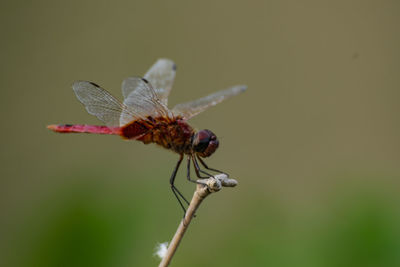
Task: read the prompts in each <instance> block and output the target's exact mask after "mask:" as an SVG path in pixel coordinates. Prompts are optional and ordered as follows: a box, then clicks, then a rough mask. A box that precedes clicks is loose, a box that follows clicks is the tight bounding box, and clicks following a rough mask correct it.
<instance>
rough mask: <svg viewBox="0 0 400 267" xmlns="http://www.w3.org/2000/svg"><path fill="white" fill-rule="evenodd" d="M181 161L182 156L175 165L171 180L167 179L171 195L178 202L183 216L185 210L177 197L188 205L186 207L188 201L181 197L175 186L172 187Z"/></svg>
mask: <svg viewBox="0 0 400 267" xmlns="http://www.w3.org/2000/svg"><path fill="white" fill-rule="evenodd" d="M182 160H183V155H181V156H180V158H179V160H178V162H177V163H176V166H175V169H174V171H173V172H172V175H171V178H170V179H169V183H170V185H171V190H172V193H174V195H175V197H176V199H177V200H178V202H179V205H180V206H181V207H182V209H183V212H184V214H185V213H186V209H185V207H184V206H183V203H182V201H181V199H180V198H179V197H181V198H182V199H183V200H184V201H185V202H186V204H188V205H189V201H187V200H186V198H185V197H184V196H183V195H182V193H181V192H179V190H178V188H176V187H175V185H174V182H175V177H176V173H177V172H178V169H179V166H180V165H181V162H182Z"/></svg>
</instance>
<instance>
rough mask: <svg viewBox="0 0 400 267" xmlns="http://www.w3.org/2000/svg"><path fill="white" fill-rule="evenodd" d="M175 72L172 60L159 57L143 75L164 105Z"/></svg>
mask: <svg viewBox="0 0 400 267" xmlns="http://www.w3.org/2000/svg"><path fill="white" fill-rule="evenodd" d="M175 73H176V65H175V63H174V62H173V61H172V60H169V59H165V58H161V59H159V60H157V62H156V63H154V65H153V66H151V68H150V69H149V70H148V71H147V73H146V74H145V75H144V78H145V79H146V80H148V81H149V82H150V83H151V85H152V86H153V88H154V91H155V92H156V94H157V97H158V99H159V100H160V101H161V102H162V103H163V104H164V105H168V96H169V93H170V91H171V89H172V85H173V83H174V79H175Z"/></svg>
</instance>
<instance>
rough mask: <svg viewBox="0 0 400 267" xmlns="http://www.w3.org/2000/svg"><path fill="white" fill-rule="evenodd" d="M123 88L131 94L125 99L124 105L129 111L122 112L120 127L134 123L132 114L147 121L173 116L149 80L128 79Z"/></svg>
mask: <svg viewBox="0 0 400 267" xmlns="http://www.w3.org/2000/svg"><path fill="white" fill-rule="evenodd" d="M122 88H124V89H126V91H125V92H128V91H129V92H130V93H129V94H127V95H126V96H125V99H124V105H125V106H126V107H128V109H124V110H123V111H122V113H121V118H120V125H125V124H128V123H130V122H132V112H133V113H134V114H135V118H140V119H143V120H147V119H149V117H153V118H157V117H160V116H164V117H170V116H172V114H171V112H170V111H169V110H168V108H167V106H166V105H164V104H163V103H162V102H161V101H160V100H159V98H158V96H157V94H156V93H155V91H154V89H153V87H152V86H151V84H150V82H149V81H148V80H146V79H144V78H139V77H131V78H127V79H125V80H124V81H123V83H122ZM125 111H127V112H125Z"/></svg>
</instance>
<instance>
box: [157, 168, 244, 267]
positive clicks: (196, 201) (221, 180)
mask: <svg viewBox="0 0 400 267" xmlns="http://www.w3.org/2000/svg"><path fill="white" fill-rule="evenodd" d="M197 181H198V182H199V184H197V187H196V191H195V192H194V194H193V198H192V201H190V204H189V207H188V209H187V211H186V215H185V218H183V219H182V221H181V223H180V224H179V226H178V229H177V231H176V233H175V235H174V237H173V238H172V240H171V243H170V244H169V246H168V250H167V253H166V254H165V257H164V258H163V259H162V260H161V262H160V265H158V267H166V266H168V265H169V263H170V262H171V260H172V257H173V256H174V254H175V251H176V249H177V248H178V246H179V243H180V242H181V240H182V238H183V235H184V234H185V232H186V230H187V228H188V227H189V224H190V222H191V221H192V218H193V217H194V214H195V212H196V210H197V209H198V208H199V206H200V204H201V202H202V201H203V200H204V199H205V198H206V197H207V196H208V195H209V194H211V193H214V192H218V191H219V190H221V188H222V186H224V187H234V186H236V185H237V181H236V180H235V179H229V178H228V177H227V176H226V175H225V174H218V175H215V176H214V177H210V178H208V179H203V180H197Z"/></svg>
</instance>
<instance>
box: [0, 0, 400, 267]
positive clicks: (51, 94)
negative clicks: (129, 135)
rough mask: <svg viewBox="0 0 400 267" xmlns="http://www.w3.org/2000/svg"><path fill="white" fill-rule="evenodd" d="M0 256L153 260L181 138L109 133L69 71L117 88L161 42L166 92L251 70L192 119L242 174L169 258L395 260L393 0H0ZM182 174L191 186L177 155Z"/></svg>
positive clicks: (189, 91)
mask: <svg viewBox="0 0 400 267" xmlns="http://www.w3.org/2000/svg"><path fill="white" fill-rule="evenodd" d="M0 13H1V16H0V21H1V23H0V27H1V33H2V35H1V37H2V40H1V44H0V46H1V59H2V60H1V63H2V64H1V72H0V75H1V79H0V87H1V94H2V95H1V98H0V102H1V105H0V111H1V113H0V116H1V122H2V123H1V125H2V126H1V128H2V130H1V133H0V135H1V138H0V140H1V151H0V157H1V158H0V162H1V163H0V164H1V178H0V265H1V266H26V267H33V266H98V267H101V266H123V267H125V266H156V265H157V264H158V262H159V261H158V259H157V258H155V257H154V256H153V255H152V254H153V252H154V247H155V246H156V244H157V242H164V241H167V240H170V239H171V237H172V235H173V234H174V232H175V230H176V227H177V225H178V223H179V220H180V219H181V216H182V212H181V210H180V208H179V206H178V204H177V202H176V200H175V199H174V197H173V195H172V193H171V191H170V187H169V185H168V183H169V176H170V174H171V172H172V169H173V166H174V164H175V162H176V160H177V155H175V154H173V153H171V152H169V151H166V150H162V149H160V148H158V147H156V146H154V145H147V146H145V145H143V144H142V143H139V142H129V141H123V140H121V139H120V138H118V137H114V136H98V135H60V134H55V133H52V132H50V131H48V130H47V129H46V128H45V126H46V125H47V124H52V123H87V124H98V123H99V122H98V121H97V119H96V118H95V117H93V116H90V115H89V114H87V113H86V111H85V109H84V108H83V106H82V105H81V104H80V103H79V102H78V101H77V99H76V98H75V96H74V94H73V92H72V90H71V84H72V82H73V81H74V80H80V79H83V80H90V81H94V82H96V83H98V84H100V85H102V86H103V87H104V88H107V89H108V90H109V91H110V92H111V93H113V94H114V95H116V96H118V97H119V98H120V96H121V93H120V84H121V81H122V80H123V79H124V78H126V77H129V76H134V75H143V74H144V73H145V72H146V71H147V69H148V68H149V67H150V66H151V65H152V64H153V63H154V62H155V61H156V59H157V58H159V57H167V58H171V59H173V60H174V61H175V62H176V63H177V65H178V73H177V77H176V82H175V85H174V89H173V91H172V94H171V95H170V105H172V106H173V105H175V104H176V103H179V102H183V101H189V100H192V99H195V98H197V97H201V96H204V95H206V94H209V93H212V92H214V91H215V90H219V89H224V88H227V87H229V86H231V85H235V84H247V85H248V86H249V89H248V91H247V92H245V94H242V95H240V96H237V97H235V98H233V99H232V100H229V101H227V102H224V103H223V104H220V105H218V106H217V107H214V108H212V109H210V110H208V111H207V112H205V113H202V114H201V115H199V116H198V117H196V118H194V119H193V120H191V124H192V125H193V126H194V127H196V128H198V129H202V128H208V129H211V130H212V131H213V132H215V133H216V134H217V136H218V137H219V139H220V143H221V145H220V148H219V150H218V151H217V153H216V154H215V155H214V156H213V157H211V158H210V159H208V161H207V162H208V164H209V165H210V166H213V167H215V168H218V169H222V170H225V171H227V172H229V173H230V174H231V176H232V177H234V178H237V179H238V180H239V186H238V187H237V188H234V189H224V190H223V191H222V192H220V193H218V194H215V195H212V196H211V197H209V198H208V199H207V200H206V202H205V203H204V205H203V206H202V207H201V208H200V210H199V211H198V216H197V218H196V219H195V220H194V222H193V224H192V225H191V227H190V229H189V231H188V233H187V235H186V236H185V238H184V240H183V242H182V243H181V247H180V248H179V250H178V252H177V254H176V255H175V258H174V259H173V262H172V266H311V267H313V266H327V267H330V266H363V267H366V266H400V213H399V212H400V205H399V204H400V195H399V191H400V182H399V179H400V164H399V162H400V161H399V160H400V141H399V136H400V120H399V117H400V116H399V112H400V105H399V99H400V90H399V88H400V73H399V71H400V49H399V48H400V27H399V25H400V24H399V23H400V16H399V14H400V3H399V1H395V0H393V1H196V2H194V1H156V2H153V1H86V0H85V1H2V4H1V11H0ZM177 185H178V186H179V187H180V188H181V189H182V191H183V192H184V193H185V195H186V196H188V197H190V196H191V194H192V192H193V189H194V186H193V184H190V183H188V182H187V181H186V180H185V174H184V171H183V169H182V170H181V171H180V172H179V174H178V177H177Z"/></svg>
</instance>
